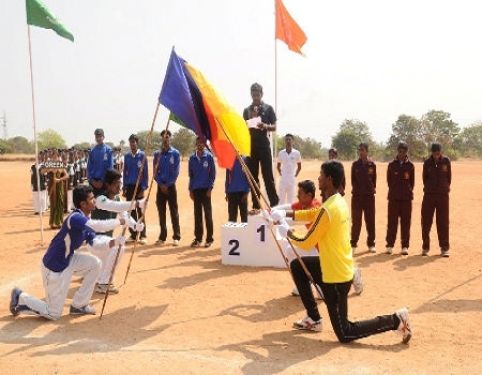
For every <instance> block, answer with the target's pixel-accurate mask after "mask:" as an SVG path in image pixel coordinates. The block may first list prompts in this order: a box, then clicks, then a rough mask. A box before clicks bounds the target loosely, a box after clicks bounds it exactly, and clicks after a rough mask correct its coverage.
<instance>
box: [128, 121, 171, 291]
mask: <svg viewBox="0 0 482 375" xmlns="http://www.w3.org/2000/svg"><path fill="white" fill-rule="evenodd" d="M169 122H170V117H169V118H168V119H167V123H166V130H168V129H169ZM160 161H161V158H160V157H159V160H158V161H157V163H156V165H155V166H154V169H153V170H152V177H151V183H150V184H149V190H148V191H147V197H146V201H145V203H144V212H143V213H142V215H141V217H140V219H139V222H142V221H143V220H144V217H145V216H146V212H147V203H148V202H149V197H150V196H151V190H152V186H153V185H154V178H155V176H156V174H157V169H158V168H159V163H160ZM139 236H140V233H139V232H138V233H137V235H136V242H135V243H134V247H133V248H132V251H131V256H130V258H129V263H128V264H127V270H126V274H125V276H124V282H123V283H122V285H125V284H126V283H127V276H129V271H130V270H131V264H132V259H133V258H134V253H135V251H136V245H137V241H139Z"/></svg>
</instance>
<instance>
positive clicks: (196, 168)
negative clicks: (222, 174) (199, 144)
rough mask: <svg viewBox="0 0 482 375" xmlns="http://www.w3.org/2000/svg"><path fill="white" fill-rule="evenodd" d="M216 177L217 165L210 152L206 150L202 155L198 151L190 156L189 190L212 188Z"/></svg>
mask: <svg viewBox="0 0 482 375" xmlns="http://www.w3.org/2000/svg"><path fill="white" fill-rule="evenodd" d="M215 178H216V166H215V165H214V158H213V156H212V155H211V153H210V152H208V151H206V150H204V152H203V154H202V155H201V157H199V156H198V154H197V152H195V153H194V154H192V155H191V157H190V158H189V191H193V190H196V189H212V188H213V186H214V179H215Z"/></svg>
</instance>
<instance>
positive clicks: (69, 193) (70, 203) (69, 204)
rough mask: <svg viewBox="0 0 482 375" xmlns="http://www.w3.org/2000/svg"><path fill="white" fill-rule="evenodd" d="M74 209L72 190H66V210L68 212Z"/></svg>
mask: <svg viewBox="0 0 482 375" xmlns="http://www.w3.org/2000/svg"><path fill="white" fill-rule="evenodd" d="M73 209H74V191H73V190H67V211H68V212H70V211H72V210H73Z"/></svg>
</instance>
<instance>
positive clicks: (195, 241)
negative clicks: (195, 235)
mask: <svg viewBox="0 0 482 375" xmlns="http://www.w3.org/2000/svg"><path fill="white" fill-rule="evenodd" d="M191 247H193V248H194V247H201V241H198V240H196V239H195V240H193V241H192V242H191Z"/></svg>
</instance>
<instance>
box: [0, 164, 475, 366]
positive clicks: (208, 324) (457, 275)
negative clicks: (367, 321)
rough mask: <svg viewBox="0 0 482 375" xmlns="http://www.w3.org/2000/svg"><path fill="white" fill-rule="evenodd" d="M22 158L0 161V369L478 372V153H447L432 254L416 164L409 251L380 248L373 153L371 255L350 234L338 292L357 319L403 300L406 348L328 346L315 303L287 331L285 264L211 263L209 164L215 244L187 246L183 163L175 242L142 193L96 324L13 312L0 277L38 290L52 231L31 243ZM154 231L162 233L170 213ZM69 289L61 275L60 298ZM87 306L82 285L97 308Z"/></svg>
mask: <svg viewBox="0 0 482 375" xmlns="http://www.w3.org/2000/svg"><path fill="white" fill-rule="evenodd" d="M29 166H30V163H28V162H22V161H17V162H0V181H2V182H3V184H2V189H1V194H0V235H1V238H3V240H2V243H3V245H2V250H1V251H0V301H1V303H0V374H24V373H25V374H27V373H28V374H93V373H109V374H110V373H112V374H114V373H115V374H124V373H126V374H127V373H128V374H132V373H140V372H143V373H145V374H148V373H163V374H164V373H176V374H190V373H203V374H210V373H223V374H232V373H233V374H237V373H244V374H278V373H300V374H301V373H303V374H308V373H317V374H320V373H323V374H382V373H410V374H414V373H416V374H433V373H437V374H441V373H442V374H452V373H453V374H456V373H457V374H461V373H464V374H480V373H481V372H482V363H481V358H482V356H481V354H480V353H482V329H481V324H482V287H481V283H482V256H481V255H482V247H481V244H482V242H481V238H482V229H481V226H480V221H481V217H482V216H481V208H482V194H481V193H482V178H481V177H480V176H482V162H454V163H453V184H452V193H451V196H450V199H451V204H450V209H451V213H450V219H451V233H450V235H451V257H450V258H448V259H447V258H441V257H440V256H439V252H438V248H437V246H436V244H437V241H436V234H435V230H434V229H433V230H432V242H433V246H432V252H431V254H430V256H429V257H421V256H420V251H421V228H420V205H421V199H422V188H421V178H420V177H421V169H422V168H421V167H422V166H421V164H416V187H415V200H414V202H413V206H414V209H413V218H412V231H411V238H412V240H411V247H410V255H409V256H408V257H402V256H401V255H399V253H400V247H399V245H397V247H396V248H395V254H394V255H392V256H389V255H385V254H383V252H382V250H383V248H384V245H385V243H384V238H385V231H386V211H387V201H386V193H387V191H386V183H385V178H384V176H385V173H386V163H379V165H378V170H379V171H378V173H379V184H378V188H377V197H376V202H377V203H376V204H377V208H376V209H377V216H376V224H377V229H376V233H377V249H378V253H377V254H368V253H367V252H366V250H365V249H364V246H362V245H363V244H364V243H365V238H366V237H365V234H362V238H361V240H360V245H359V254H357V255H356V260H357V262H358V265H359V266H360V267H361V269H362V272H363V278H364V282H365V290H364V292H363V294H362V295H361V296H351V297H350V299H349V304H350V310H349V316H350V318H351V319H362V318H371V317H373V316H375V315H379V314H385V313H391V312H393V311H394V310H396V309H397V308H399V307H402V306H407V307H408V308H409V309H410V312H411V319H412V325H413V327H414V336H413V338H412V341H411V342H410V344H409V345H408V346H407V345H403V344H401V343H400V336H398V335H397V334H395V333H390V332H388V333H384V334H381V335H377V336H372V337H370V338H366V339H362V340H359V341H358V342H355V343H351V344H347V345H342V344H340V343H338V341H337V340H336V337H335V335H334V333H333V329H332V327H331V324H330V322H329V319H328V317H327V312H326V309H325V307H324V306H323V303H320V312H321V313H322V316H323V317H324V327H323V332H322V333H317V334H314V333H302V332H299V331H294V330H292V329H291V324H292V322H293V321H294V320H295V319H298V318H302V317H304V315H305V312H304V310H303V307H302V305H301V302H300V300H299V299H298V298H296V297H291V296H290V291H291V289H292V284H291V281H290V277H289V274H288V272H287V271H286V270H276V269H267V268H264V269H260V268H248V267H234V266H223V265H222V264H221V262H220V249H219V243H220V226H221V225H222V224H223V223H224V222H225V220H226V218H227V206H226V203H225V201H224V192H223V188H224V171H221V172H219V174H218V180H217V182H216V187H215V194H214V222H215V246H214V247H212V248H210V249H207V250H206V249H196V250H193V249H190V248H189V244H190V242H191V240H192V239H193V208H192V203H191V201H190V199H189V198H188V194H187V176H186V171H187V168H186V164H185V163H183V165H182V169H181V177H180V180H179V182H178V191H179V193H178V194H179V204H180V217H181V231H182V239H181V246H180V247H178V248H172V247H171V246H165V247H162V248H160V247H158V246H155V245H154V241H155V240H156V239H157V237H158V234H159V225H158V219H157V210H156V209H155V205H154V204H151V205H150V207H149V209H148V214H147V225H148V240H149V244H148V245H146V246H143V247H140V248H139V251H138V252H137V253H136V254H135V257H134V261H133V266H132V270H131V273H130V275H129V279H128V282H127V284H126V285H125V286H123V287H122V288H121V292H120V294H118V295H114V296H111V297H109V300H108V303H107V307H106V314H105V315H104V318H103V319H102V320H101V321H100V320H99V318H98V316H95V317H94V316H88V317H80V318H79V317H77V318H72V317H70V316H69V315H67V312H68V306H69V303H70V299H69V300H67V301H66V306H65V310H64V313H65V314H66V315H64V316H63V317H62V319H60V320H59V321H56V322H50V321H45V320H43V319H39V318H35V317H19V318H13V317H12V316H11V315H10V313H9V310H8V302H9V296H10V290H11V289H12V287H14V286H19V287H20V288H22V289H24V290H26V291H28V292H30V293H31V294H34V295H37V296H40V297H42V296H43V287H42V281H41V277H40V271H39V266H40V261H41V257H42V255H43V253H44V251H45V248H46V245H48V243H49V241H50V239H51V238H52V237H53V235H54V234H55V232H54V231H51V230H50V229H49V230H46V231H45V245H44V246H41V245H40V242H39V240H40V234H39V217H38V216H36V215H34V214H33V211H32V204H31V192H30V185H29V178H30V176H29ZM319 166H320V162H318V161H313V162H304V163H303V170H302V172H301V175H300V178H303V179H304V178H310V179H316V178H317V177H318V171H319ZM348 166H349V165H348V163H347V164H345V167H348ZM347 182H348V187H347V191H348V192H349V191H350V186H349V182H350V181H347ZM154 192H155V189H154ZM347 198H348V199H349V198H350V197H349V195H348V197H347ZM152 203H154V199H152ZM44 223H45V224H48V218H45V217H44ZM46 227H48V225H46ZM168 228H169V233H170V235H171V234H172V231H171V228H170V224H169V225H168ZM364 230H365V229H364V228H363V229H362V231H364ZM397 242H399V240H397ZM127 260H128V257H126V256H125V257H124V258H123V259H122V262H121V263H120V265H119V268H118V273H117V283H120V282H121V281H122V278H123V275H124V273H125V270H126V265H127ZM77 286H78V281H74V283H73V284H72V288H71V291H70V293H69V298H71V297H72V295H73V291H74V290H75V289H76V288H77ZM101 303H102V300H101V298H100V296H99V295H94V297H93V305H94V306H95V307H96V308H97V309H98V311H99V310H100V307H101ZM477 353H479V354H477Z"/></svg>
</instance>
